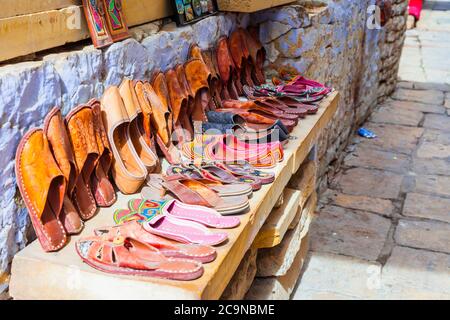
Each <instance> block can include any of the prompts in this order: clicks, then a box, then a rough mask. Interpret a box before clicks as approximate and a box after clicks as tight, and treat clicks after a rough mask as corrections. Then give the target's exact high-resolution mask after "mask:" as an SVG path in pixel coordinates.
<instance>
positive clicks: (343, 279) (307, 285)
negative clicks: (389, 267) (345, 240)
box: [292, 252, 381, 300]
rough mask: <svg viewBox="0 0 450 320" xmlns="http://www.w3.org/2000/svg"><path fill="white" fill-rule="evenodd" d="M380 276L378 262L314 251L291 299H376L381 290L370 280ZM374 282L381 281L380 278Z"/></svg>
mask: <svg viewBox="0 0 450 320" xmlns="http://www.w3.org/2000/svg"><path fill="white" fill-rule="evenodd" d="M380 274H381V265H380V264H379V263H378V262H369V261H366V260H361V259H357V258H352V257H348V256H343V255H338V254H331V253H322V252H312V253H310V254H309V257H308V264H307V265H306V266H305V270H304V272H303V274H302V276H301V278H300V280H299V284H298V287H297V290H296V292H295V293H294V294H293V296H292V299H293V300H317V299H320V300H360V299H377V298H378V297H379V294H380V292H381V289H379V288H377V287H376V286H373V285H372V283H371V282H370V281H371V279H372V278H375V277H378V275H380ZM343 275H349V276H343ZM350 275H351V276H350ZM375 279H376V280H378V278H375Z"/></svg>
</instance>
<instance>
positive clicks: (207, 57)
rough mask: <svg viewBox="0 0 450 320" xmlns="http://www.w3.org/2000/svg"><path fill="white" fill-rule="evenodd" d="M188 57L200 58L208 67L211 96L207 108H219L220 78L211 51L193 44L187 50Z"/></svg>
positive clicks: (212, 109)
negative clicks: (203, 49)
mask: <svg viewBox="0 0 450 320" xmlns="http://www.w3.org/2000/svg"><path fill="white" fill-rule="evenodd" d="M189 59H191V60H192V59H200V60H201V61H202V62H203V63H204V64H205V65H206V67H207V68H208V72H209V76H208V87H209V93H210V95H211V97H212V99H211V100H210V104H209V110H211V111H214V110H215V109H217V108H220V105H221V99H220V87H219V86H220V82H219V80H220V79H219V74H218V71H217V63H214V62H213V56H212V51H211V50H206V51H202V50H201V49H200V47H199V46H198V45H196V44H193V45H192V46H191V48H190V50H189Z"/></svg>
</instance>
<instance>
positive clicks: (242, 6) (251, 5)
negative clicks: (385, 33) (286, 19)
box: [217, 0, 295, 12]
mask: <svg viewBox="0 0 450 320" xmlns="http://www.w3.org/2000/svg"><path fill="white" fill-rule="evenodd" d="M291 2H295V1H292V0H244V1H242V0H217V5H218V6H219V10H220V11H231V12H256V11H260V10H263V9H267V8H272V7H276V6H280V5H283V4H287V3H291Z"/></svg>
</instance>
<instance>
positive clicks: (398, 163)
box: [344, 146, 409, 173]
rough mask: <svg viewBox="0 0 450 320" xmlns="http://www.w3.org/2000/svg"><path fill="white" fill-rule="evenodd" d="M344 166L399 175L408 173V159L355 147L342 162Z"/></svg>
mask: <svg viewBox="0 0 450 320" xmlns="http://www.w3.org/2000/svg"><path fill="white" fill-rule="evenodd" d="M344 163H345V165H346V166H350V167H364V168H375V169H380V170H389V171H394V172H399V173H405V172H407V171H408V165H409V158H408V156H406V155H404V154H400V153H394V152H390V151H382V150H375V149H372V148H367V147H363V146H360V147H357V148H356V149H355V150H354V151H353V152H351V153H349V154H348V155H347V157H346V158H345V160H344Z"/></svg>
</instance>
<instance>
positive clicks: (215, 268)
mask: <svg viewBox="0 0 450 320" xmlns="http://www.w3.org/2000/svg"><path fill="white" fill-rule="evenodd" d="M337 98H338V94H337V92H335V93H332V94H331V95H330V96H328V97H327V98H326V99H324V101H323V102H322V103H321V107H320V109H319V112H318V113H317V114H316V115H313V116H310V117H308V119H307V120H305V121H301V122H300V125H299V126H297V127H296V128H295V129H294V132H293V133H294V134H295V135H297V136H305V137H306V138H305V140H304V142H305V143H309V140H308V138H307V137H309V136H310V135H309V134H308V132H311V131H314V132H316V131H317V132H319V131H320V130H322V129H323V128H324V127H325V125H326V124H327V123H328V121H330V119H332V117H333V115H334V113H335V111H336V108H335V107H334V106H335V100H336V99H337ZM325 119H327V120H326V121H325ZM319 126H322V127H319ZM291 142H292V143H291ZM291 142H289V144H288V145H287V146H286V148H285V159H284V161H283V162H282V163H279V164H278V165H277V166H276V167H275V168H274V169H273V171H274V172H275V174H276V178H275V181H274V183H272V184H270V185H265V186H263V188H262V189H261V190H260V191H258V192H256V193H255V194H254V196H253V198H252V199H251V201H250V204H251V210H250V212H249V213H247V214H245V215H242V216H240V218H241V225H240V226H239V227H238V228H235V229H231V230H227V233H228V235H229V241H228V242H227V243H225V244H224V245H222V246H219V247H217V253H218V256H217V259H216V260H215V261H214V262H212V263H210V264H207V265H205V273H204V275H203V276H202V277H201V278H200V279H197V280H194V281H185V282H181V281H170V280H162V279H153V278H143V277H127V276H119V275H111V274H106V273H102V272H100V271H97V270H95V269H93V268H91V267H89V266H88V265H86V264H84V263H82V261H81V259H80V258H79V257H78V255H77V254H76V252H75V249H74V242H75V241H76V240H77V239H78V238H79V237H73V238H72V239H71V241H70V243H69V244H68V245H67V246H66V247H65V248H64V249H62V250H61V251H59V252H57V253H45V252H43V250H42V249H41V247H40V245H39V243H38V242H37V241H35V242H33V243H31V244H30V245H29V246H27V247H26V248H25V249H24V250H22V251H21V252H19V253H18V254H17V255H16V256H15V258H14V260H13V264H12V272H11V273H12V276H11V282H10V295H11V296H12V297H13V298H15V299H116V298H117V297H121V299H123V298H127V299H140V300H142V299H218V298H220V296H221V295H222V293H223V291H224V290H225V288H226V286H227V285H228V283H229V282H230V280H231V278H232V277H233V275H234V273H235V271H236V269H237V268H238V266H239V264H240V262H241V260H242V258H243V257H244V255H245V253H246V252H247V250H248V249H249V248H250V247H251V245H252V243H253V241H254V239H255V237H256V235H257V234H258V232H259V230H260V229H261V227H262V226H263V224H264V222H265V221H266V219H267V217H268V216H269V214H270V212H271V211H272V208H273V206H274V205H275V203H276V202H277V200H278V198H279V197H280V195H281V194H282V192H283V190H284V188H285V187H286V185H287V184H288V182H289V180H290V178H291V176H292V168H293V166H294V154H296V153H297V149H298V148H300V147H301V146H302V143H303V142H302V141H301V140H295V141H291ZM134 197H136V196H134ZM131 198H133V196H125V195H122V194H119V195H118V201H117V203H116V204H115V205H114V206H113V207H112V208H103V209H101V210H100V212H99V214H98V215H97V216H96V217H94V219H92V220H91V221H89V222H88V223H87V224H86V228H85V230H84V231H83V233H82V235H81V236H90V235H92V231H93V230H94V229H95V228H98V227H102V226H105V225H111V224H113V221H112V215H113V212H114V210H116V209H118V208H123V207H126V204H127V202H128V200H130V199H131Z"/></svg>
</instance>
